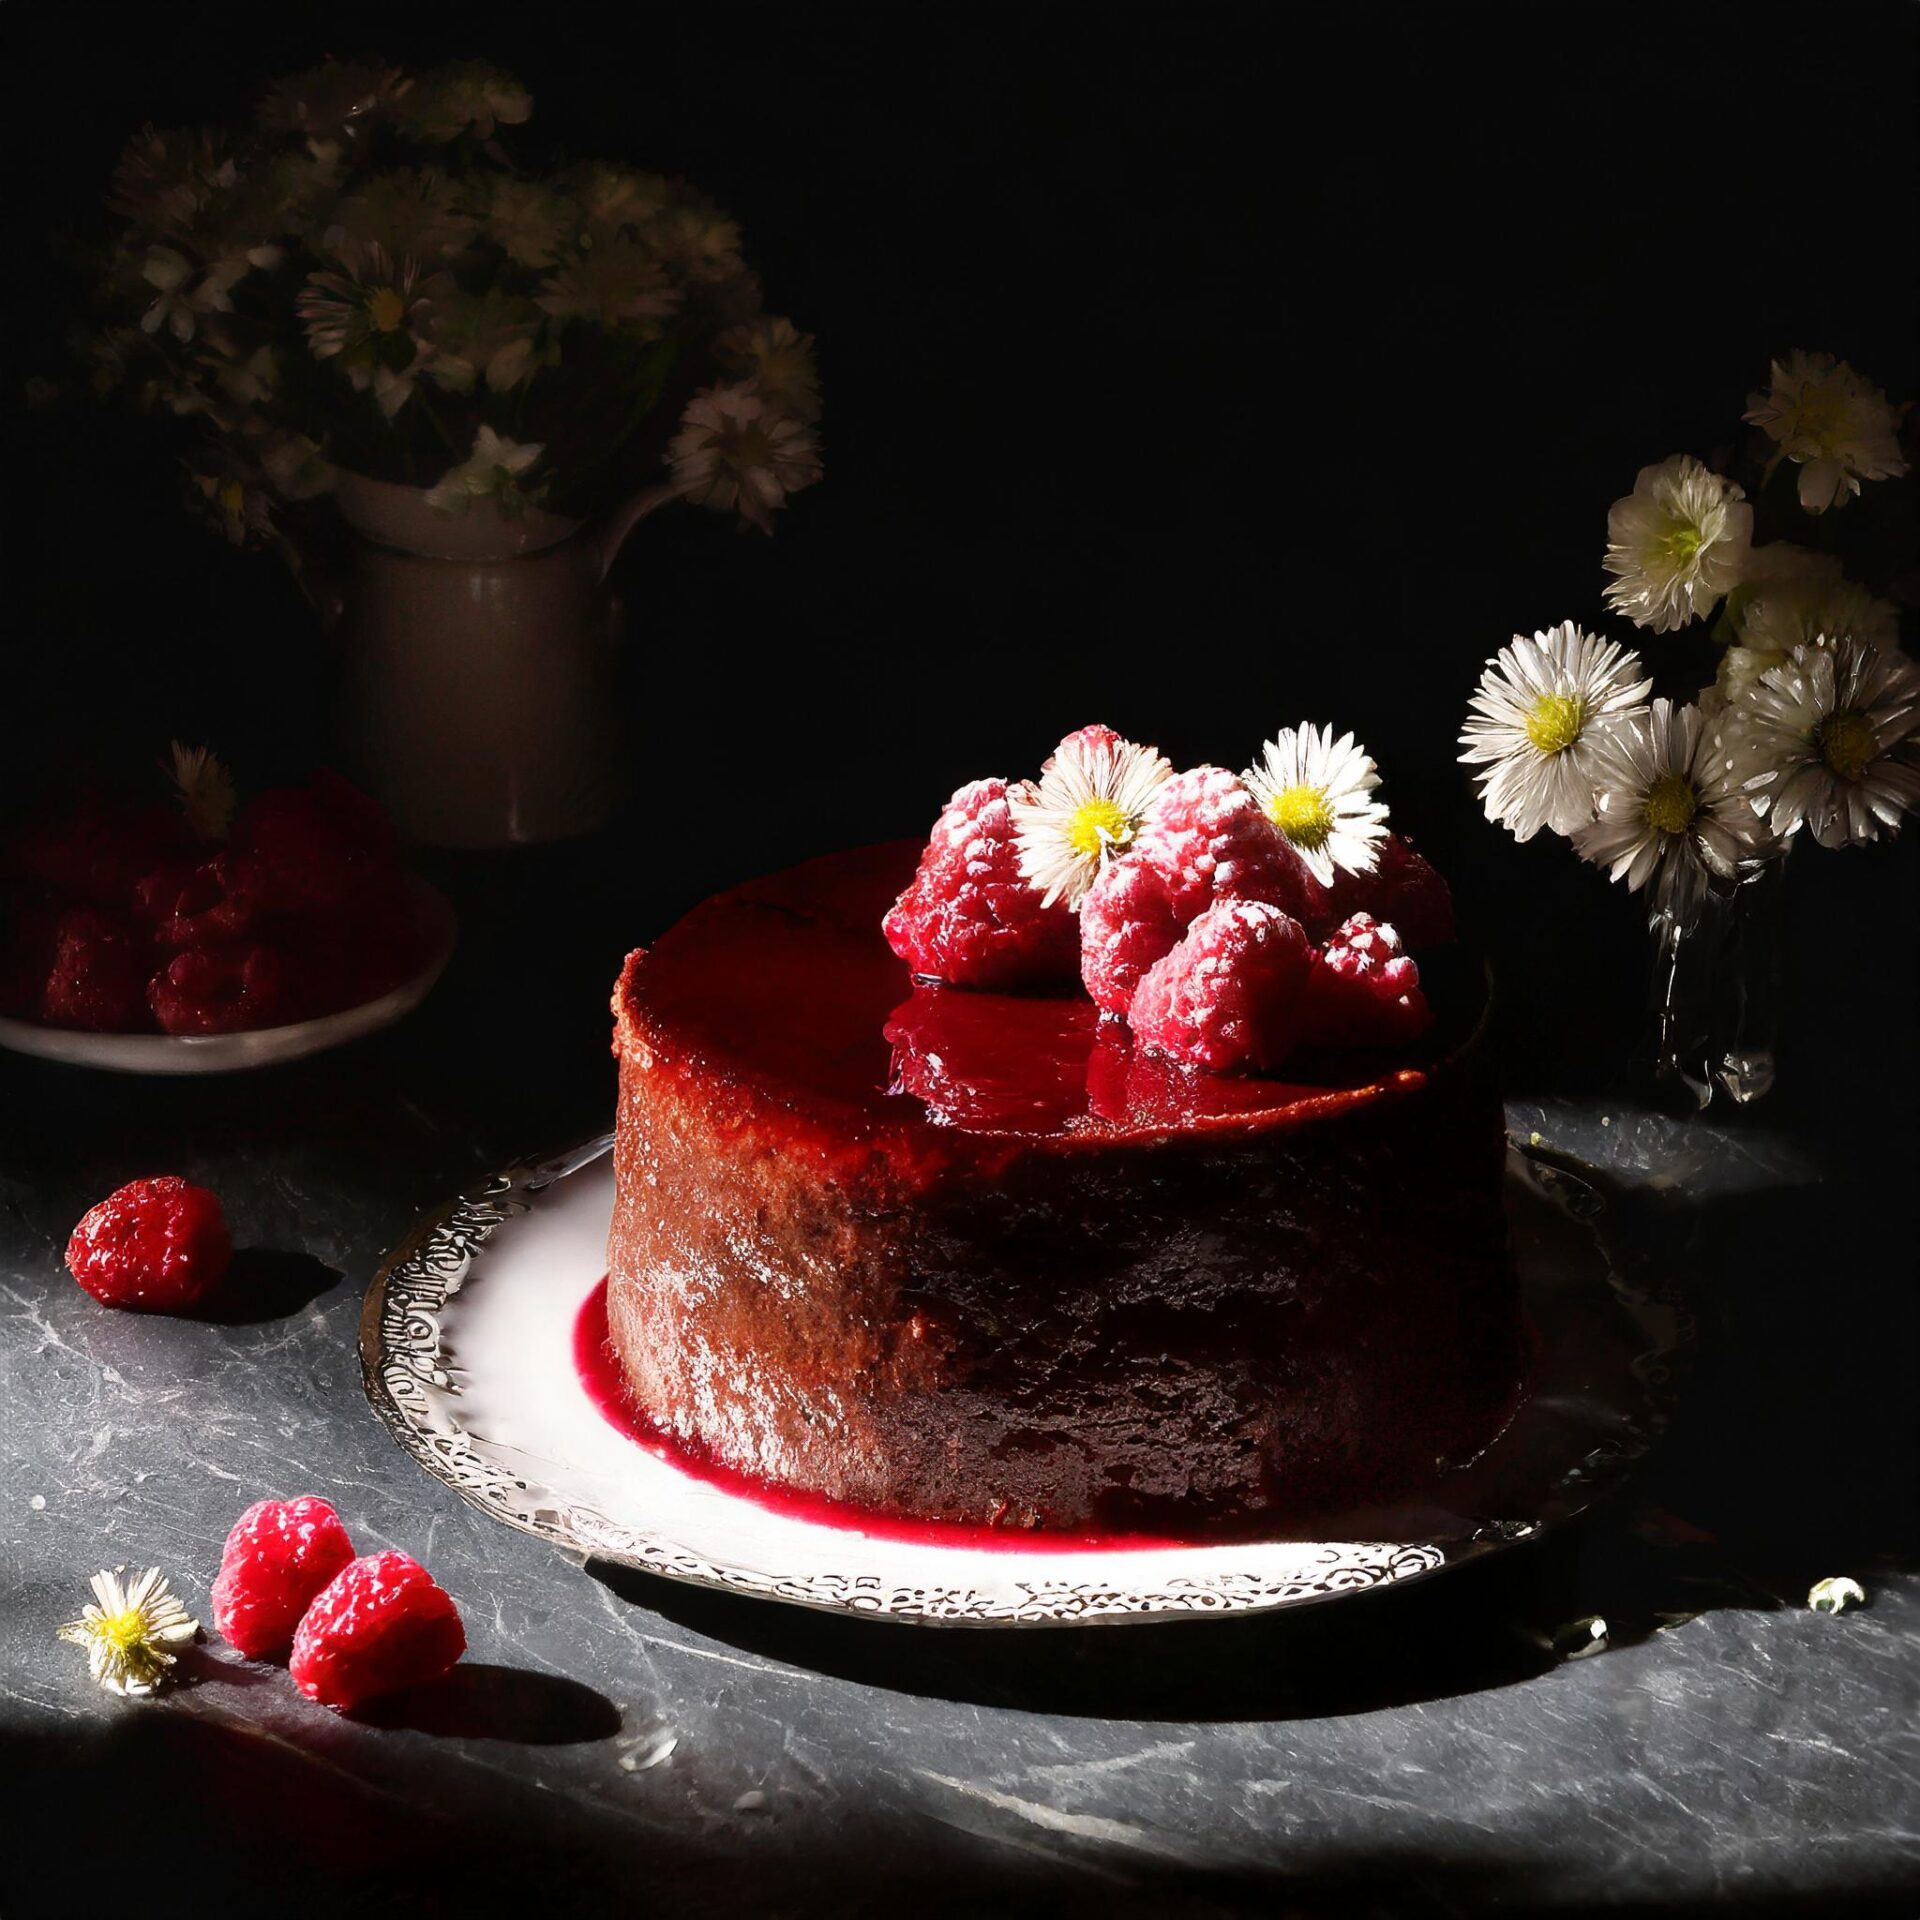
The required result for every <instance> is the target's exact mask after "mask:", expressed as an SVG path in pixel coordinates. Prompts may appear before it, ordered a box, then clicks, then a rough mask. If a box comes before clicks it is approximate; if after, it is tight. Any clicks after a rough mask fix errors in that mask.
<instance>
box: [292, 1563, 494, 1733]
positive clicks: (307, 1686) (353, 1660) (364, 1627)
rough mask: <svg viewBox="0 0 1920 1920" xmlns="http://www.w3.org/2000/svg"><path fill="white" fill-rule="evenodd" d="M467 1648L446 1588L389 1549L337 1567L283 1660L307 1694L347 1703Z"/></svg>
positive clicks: (418, 1678) (426, 1675) (411, 1678)
mask: <svg viewBox="0 0 1920 1920" xmlns="http://www.w3.org/2000/svg"><path fill="white" fill-rule="evenodd" d="M466 1650H467V1635H466V1629H465V1628H464V1627H462V1626H461V1624H460V1610H459V1608H457V1607H456V1606H455V1605H454V1604H453V1599H452V1596H451V1595H449V1594H448V1593H447V1592H446V1591H445V1589H443V1588H442V1587H440V1586H439V1585H437V1584H436V1583H435V1581H434V1578H433V1575H432V1574H430V1573H429V1572H428V1571H427V1570H426V1568H425V1567H423V1566H422V1565H421V1564H420V1563H419V1561H417V1560H414V1559H411V1558H409V1556H408V1555H406V1554H404V1553H398V1552H395V1551H393V1550H391V1549H389V1550H388V1551H387V1552H385V1553H373V1554H368V1555H367V1556H366V1558H364V1559H361V1560H355V1561H353V1562H352V1563H351V1564H350V1565H349V1566H347V1567H344V1568H342V1570H341V1571H340V1572H339V1573H338V1574H336V1575H335V1576H334V1578H333V1580H332V1581H331V1582H330V1583H329V1584H328V1585H327V1586H326V1587H325V1588H324V1589H323V1590H322V1591H321V1593H320V1595H319V1597H318V1598H317V1599H316V1600H315V1601H314V1603H313V1604H312V1606H310V1607H309V1608H308V1609H307V1611H306V1614H305V1616H304V1617H303V1618H302V1620H301V1622H300V1626H299V1629H298V1631H297V1632H296V1633H295V1634H294V1636H293V1658H292V1660H291V1661H290V1662H289V1663H288V1671H289V1672H291V1673H292V1675H293V1680H294V1684H295V1685H296V1686H297V1687H298V1688H299V1689H300V1691H301V1692H302V1693H304V1694H305V1695H306V1696H307V1698H308V1699H310V1700H318V1701H319V1702H320V1703H321V1705H323V1706H328V1707H337V1708H339V1709H341V1710H342V1711H348V1710H351V1709H352V1708H354V1707H357V1706H359V1705H360V1704H361V1703H362V1702H363V1701H367V1700H372V1699H375V1698H377V1697H378V1696H379V1695H381V1694H383V1693H394V1692H397V1691H398V1690H399V1689H400V1688H402V1687H414V1686H420V1685H422V1684H424V1683H425V1682H426V1681H429V1680H437V1679H439V1678H440V1676H441V1675H442V1674H443V1673H446V1672H448V1671H449V1670H450V1669H451V1668H452V1667H453V1665H454V1663H455V1662H456V1661H458V1659H459V1658H460V1656H461V1655H462V1654H463V1653H465V1652H466Z"/></svg>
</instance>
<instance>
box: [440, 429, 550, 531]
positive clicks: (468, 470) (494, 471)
mask: <svg viewBox="0 0 1920 1920" xmlns="http://www.w3.org/2000/svg"><path fill="white" fill-rule="evenodd" d="M544 452H546V448H545V446H544V445H541V444H539V443H537V442H536V443H535V444H533V445H531V446H523V445H521V444H520V443H519V442H518V441H515V440H508V439H505V438H503V437H502V436H501V435H500V434H497V433H495V432H494V430H493V429H492V428H491V427H485V426H483V427H482V428H480V430H479V431H478V432H477V433H476V434H475V435H474V436H473V452H472V454H471V455H470V456H469V457H468V458H467V459H466V461H465V462H464V463H463V464H461V465H460V466H457V467H454V468H452V469H450V470H449V471H448V472H446V473H444V474H443V475H441V477H440V479H439V481H438V483H437V484H436V485H434V486H431V487H429V488H428V489H427V505H428V506H430V507H431V508H432V509H433V510H434V512H435V513H444V514H449V515H458V514H463V513H466V512H468V511H469V510H470V509H471V508H472V506H473V503H474V502H475V501H476V500H492V501H494V502H496V503H497V504H498V506H499V508H500V511H501V512H502V513H505V514H514V513H517V512H519V510H520V509H521V508H522V507H523V506H525V505H526V504H527V503H528V502H529V501H530V500H531V499H532V498H533V497H534V496H533V494H532V492H530V491H528V490H527V489H526V488H524V487H522V486H521V484H520V476H521V475H522V474H523V473H525V472H526V471H527V470H528V469H529V468H530V467H532V466H534V465H535V464H536V463H537V462H538V461H539V458H540V456H541V455H542V454H543V453H544Z"/></svg>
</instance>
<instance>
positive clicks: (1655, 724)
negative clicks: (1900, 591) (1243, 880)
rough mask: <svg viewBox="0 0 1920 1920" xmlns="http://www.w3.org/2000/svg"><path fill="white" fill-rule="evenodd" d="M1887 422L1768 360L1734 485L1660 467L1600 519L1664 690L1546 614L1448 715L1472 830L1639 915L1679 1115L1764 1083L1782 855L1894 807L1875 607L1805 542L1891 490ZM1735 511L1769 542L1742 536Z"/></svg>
mask: <svg viewBox="0 0 1920 1920" xmlns="http://www.w3.org/2000/svg"><path fill="white" fill-rule="evenodd" d="M1906 415H1907V409H1906V408H1905V407H1895V406H1892V405H1890V404H1889V403H1888V401H1887V400H1886V398H1885V396H1884V395H1883V394H1882V393H1881V392H1880V391H1879V390H1878V389H1877V388H1875V387H1874V386H1872V385H1871V384H1870V383H1869V382H1868V381H1866V380H1865V379H1863V378H1862V377H1861V376H1860V375H1859V374H1858V373H1856V372H1855V371H1854V370H1853V368H1852V367H1850V366H1849V365H1848V364H1847V363H1846V362H1845V361H1836V360H1835V359H1833V358H1832V357H1831V356H1829V355H1826V354H1810V353H1793V354H1790V355H1788V356H1787V357H1786V358H1785V359H1784V360H1777V361H1775V362H1774V363H1773V366H1772V369H1771V377H1770V381H1769V384H1768V386H1767V387H1766V389H1765V390H1763V391H1760V392H1756V393H1753V394H1751V395H1749V397H1748V404H1747V410H1746V413H1745V415H1744V418H1745V420H1746V422H1747V423H1748V424H1749V425H1750V426H1751V427H1752V428H1753V429H1755V440H1754V446H1753V449H1752V460H1751V471H1748V472H1747V474H1746V480H1747V482H1748V483H1749V484H1751V486H1752V493H1751V494H1750V493H1749V491H1748V485H1747V484H1743V482H1742V479H1741V478H1739V477H1736V474H1735V473H1734V472H1733V471H1731V469H1732V468H1733V466H1734V465H1735V464H1736V463H1735V462H1733V461H1732V460H1727V459H1723V460H1722V461H1721V462H1719V463H1718V464H1717V465H1714V466H1710V465H1708V464H1707V463H1706V462H1703V461H1701V460H1699V459H1696V458H1695V457H1693V456H1692V455H1690V454H1675V455H1673V456H1672V457H1671V458H1669V459H1666V460H1663V461H1661V462H1659V463H1658V464H1657V465H1654V466H1649V467H1645V468H1643V469H1642V470H1641V472H1640V473H1639V475H1638V477H1637V478H1636V480H1635V482H1634V485H1633V490H1632V492H1630V493H1629V494H1627V495H1626V496H1625V497H1624V498H1622V499H1620V500H1617V501H1616V502H1615V503H1614V505H1613V507H1612V509H1611V511H1610V512H1609V514H1608V516H1607V544H1606V549H1605V554H1604V557H1603V561H1602V565H1603V567H1604V570H1605V572H1606V574H1607V575H1608V576H1609V580H1608V585H1607V587H1606V591H1605V599H1606V604H1607V606H1608V608H1609V610H1610V611H1611V612H1613V613H1614V614H1616V615H1621V616H1624V617H1625V618H1626V619H1628V620H1630V621H1631V622H1632V623H1633V625H1635V626H1636V627H1639V628H1641V629H1642V630H1644V631H1645V632H1647V633H1648V634H1650V635H1653V636H1656V639H1657V640H1662V641H1664V640H1665V639H1666V637H1667V636H1674V635H1680V634H1681V632H1682V630H1683V629H1689V628H1691V629H1694V630H1695V631H1694V633H1693V634H1692V635H1690V636H1687V640H1690V641H1692V642H1693V644H1690V645H1689V644H1686V641H1682V642H1677V643H1673V644H1672V647H1671V653H1670V657H1668V658H1656V659H1654V661H1653V665H1654V667H1655V668H1656V671H1657V673H1658V676H1659V678H1660V679H1661V680H1662V681H1663V682H1671V683H1672V684H1673V686H1674V688H1675V692H1674V694H1673V695H1672V696H1671V697H1666V696H1663V697H1659V698H1655V697H1654V687H1655V675H1654V674H1652V673H1649V672H1648V671H1647V667H1646V665H1645V664H1643V661H1642V658H1641V656H1640V655H1639V654H1638V653H1636V652H1634V651H1632V650H1630V649H1629V648H1627V647H1625V646H1623V645H1621V644H1620V643H1619V642H1617V641H1613V640H1607V639H1603V638H1600V637H1598V636H1596V635H1594V634H1590V633H1587V632H1584V631H1582V630H1581V629H1580V628H1579V626H1577V625H1576V624H1575V623H1574V622H1571V621H1567V622H1563V623H1562V624H1561V625H1559V626H1557V627H1552V628H1548V629H1545V630H1542V631H1539V632H1536V633H1534V634H1533V635H1531V636H1530V637H1527V636H1519V635H1516V636H1515V638H1514V640H1513V642H1512V644H1511V645H1510V646H1508V647H1505V648H1503V649H1502V650H1501V651H1500V652H1499V653H1498V654H1497V655H1495V656H1494V658H1493V659H1491V660H1490V661H1489V662H1488V663H1487V667H1486V670H1485V672H1484V673H1483V674H1482V676H1481V679H1480V683H1479V686H1478V688H1477V689H1476V691H1475V692H1474V694H1473V696H1472V699H1471V701H1470V703H1469V711H1468V717H1467V721H1466V725H1465V728H1464V729H1463V731H1462V733H1461V736H1460V745H1461V748H1462V753H1461V758H1462V760H1463V761H1464V762H1465V763H1466V764H1467V765H1469V766H1470V767H1471V768H1472V769H1473V770H1474V780H1475V783H1476V786H1477V788H1478V790H1479V793H1480V797H1481V799H1482V802H1483V804H1484V805H1485V808H1486V812H1487V817H1488V818H1489V819H1490V820H1492V821H1494V822H1495V823H1496V824H1498V825H1501V826H1504V827H1506V828H1508V829H1509V830H1510V831H1511V832H1512V833H1513V835H1514V836H1515V838H1516V839H1519V840H1523V841H1524V840H1529V839H1531V838H1532V837H1533V836H1534V835H1535V834H1537V833H1538V832H1540V831H1541V829H1542V828H1545V829H1547V830H1549V831H1551V832H1553V833H1557V834H1560V835H1562V836H1564V837H1565V838H1566V839H1567V840H1568V841H1569V842H1570V843H1571V845H1572V847H1573V850H1574V851H1575V852H1576V853H1577V854H1579V855H1580V857H1581V858H1582V859H1585V860H1588V861H1590V862H1592V863H1593V864H1595V865H1596V866H1599V867H1602V868H1604V869H1605V870H1606V871H1607V873H1608V875H1609V876H1610V877H1611V878H1612V879H1614V880H1618V881H1624V882H1625V884H1626V886H1627V887H1628V889H1629V890H1630V891H1632V892H1635V893H1639V894H1641V895H1642V896H1643V898H1644V899H1645V900H1646V902H1647V904H1648V908H1649V924H1650V926H1651V928H1652V931H1653V934H1654V939H1655V965H1654V982H1653V986H1654V1000H1655V1011H1656V1014H1657V1017H1658V1022H1659V1039H1658V1049H1659V1050H1658V1057H1657V1060H1656V1072H1657V1074H1658V1076H1659V1078H1660V1079H1661V1080H1662V1081H1663V1082H1665V1083H1666V1084H1667V1085H1668V1086H1669V1087H1671V1088H1674V1089H1678V1090H1679V1091H1680V1092H1681V1093H1682V1095H1683V1096H1684V1097H1685V1098H1687V1099H1689V1100H1690V1101H1691V1102H1692V1103H1694V1104H1696V1105H1698V1106H1701V1107H1704V1106H1706V1105H1707V1104H1708V1103H1709V1102H1710V1101H1711V1100H1712V1099H1713V1098H1714V1097H1715V1095H1716V1092H1720V1093H1724V1094H1725V1095H1727V1096H1728V1097H1730V1098H1732V1099H1733V1100H1734V1101H1736V1102H1738V1103H1742V1104H1744V1103H1746V1102H1749V1101H1752V1100H1755V1099H1758V1098H1759V1097H1760V1096H1761V1095H1763V1094H1764V1093H1766V1092H1767V1090H1768V1089H1769V1088H1770V1087H1771V1085H1772V1082H1773V1074H1774V1062H1773V1035H1772V1023H1773V1019H1774V992H1775V989H1774V984H1773V969H1774V962H1775V956H1774V955H1773V954H1772V953H1771V952H1769V951H1768V949H1767V942H1766V933H1765V922H1766V919H1767V916H1768V915H1770V914H1777V912H1778V901H1777V896H1778V890H1779V875H1780V874H1781V871H1782V868H1783V866H1784V862H1785V856H1786V855H1787V853H1788V852H1789V851H1790V850H1791V849H1792V847H1793V846H1794V845H1796V844H1797V843H1799V842H1800V841H1802V840H1808V841H1811V842H1813V843H1814V844H1816V845H1818V846H1821V847H1828V848H1840V847H1850V846H1857V845H1861V844H1863V843H1865V842H1868V841H1872V840H1876V839H1878V838H1880V837H1881V835H1882V834H1883V833H1884V834H1888V835H1891V834H1893V833H1894V832H1896V831H1897V830H1898V828H1899V824H1900V821H1901V819H1902V818H1903V817H1904V815H1905V814H1906V813H1907V812H1908V811H1909V810H1910V809H1911V808H1912V807H1913V806H1914V805H1915V803H1916V801H1920V668H1917V667H1916V666H1915V663H1914V662H1913V661H1912V660H1911V659H1910V658H1909V657H1908V656H1907V654H1906V653H1904V652H1903V651H1902V649H1901V646H1900V614H1899V609H1898V608H1897V607H1896V606H1895V605H1894V604H1893V602H1892V601H1890V600H1888V599H1884V598H1882V597H1880V596H1879V595H1877V594H1875V593H1874V592H1872V591H1871V590H1870V589H1869V588H1868V587H1866V586H1864V585H1862V584H1861V583H1860V582H1859V581H1858V580H1856V579H1854V578H1851V577H1850V576H1849V574H1848V572H1847V570H1846V567H1845V566H1844V565H1843V564H1842V562H1841V561H1840V559H1838V558H1837V557H1836V556H1835V555H1834V554H1833V553H1832V552H1831V551H1829V550H1828V548H1829V545H1830V544H1831V542H1830V538H1829V539H1823V535H1825V534H1826V530H1827V529H1829V528H1830V527H1831V526H1832V524H1833V521H1832V516H1833V515H1835V514H1836V513H1837V512H1838V511H1839V510H1840V509H1842V508H1844V507H1845V506H1847V505H1848V503H1849V502H1851V501H1853V500H1855V499H1857V498H1858V497H1860V495H1861V494H1862V491H1863V488H1864V486H1865V485H1866V484H1867V483H1869V482H1880V481H1892V480H1897V479H1899V478H1901V477H1902V476H1904V475H1905V474H1906V473H1907V471H1908V466H1909V462H1908V460H1907V457H1906V454H1905V452H1904V451H1903V448H1902V445H1901V438H1900V430H1901V427H1902V424H1903V422H1904V420H1905V418H1906ZM1789 495H1790V496H1791V498H1790V499H1789V498H1788V496H1789ZM1757 516H1760V517H1764V519H1765V520H1766V521H1767V523H1768V527H1767V530H1768V531H1769V532H1773V531H1774V530H1775V528H1776V527H1777V528H1779V530H1780V531H1781V532H1782V533H1783V534H1784V533H1786V532H1791V533H1792V534H1793V535H1794V536H1795V537H1794V538H1791V539H1789V538H1785V537H1776V538H1770V539H1768V540H1766V541H1764V542H1761V541H1758V540H1756V538H1755V535H1756V530H1757ZM1783 523H1785V524H1783ZM1701 643H1704V644H1701ZM1702 666H1704V667H1705V669H1706V673H1705V675H1704V676H1703V674H1702V673H1701V672H1700V670H1699V669H1700V668H1701V667H1702ZM1703 678H1704V684H1702V680H1703Z"/></svg>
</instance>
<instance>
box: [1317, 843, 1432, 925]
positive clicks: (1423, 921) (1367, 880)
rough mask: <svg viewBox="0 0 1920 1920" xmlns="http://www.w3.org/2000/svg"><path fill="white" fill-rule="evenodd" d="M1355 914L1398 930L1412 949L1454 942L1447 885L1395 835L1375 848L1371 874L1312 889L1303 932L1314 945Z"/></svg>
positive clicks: (1341, 877)
mask: <svg viewBox="0 0 1920 1920" xmlns="http://www.w3.org/2000/svg"><path fill="white" fill-rule="evenodd" d="M1356 913H1370V914H1372V915H1373V917H1374V918H1375V919H1376V920H1384V921H1386V922H1387V923H1388V924H1389V925H1391V926H1394V927H1397V928H1398V929H1399V930H1400V938H1401V939H1402V940H1403V941H1405V942H1406V944H1407V945H1408V946H1410V947H1444V946H1448V945H1450V944H1451V943H1452V941H1453V939H1454V937H1455V936H1454V923H1453V895H1452V894H1451V893H1450V892H1449V891H1448V888H1447V883H1446V882H1445V881H1444V880H1443V879H1441V877H1440V875H1439V874H1438V873H1437V872H1436V871H1435V869H1434V868H1433V866H1432V864H1431V863H1430V862H1428V861H1427V860H1425V859H1423V858H1422V857H1421V855H1419V854H1418V853H1416V852H1415V851H1414V850H1413V843H1412V842H1411V841H1410V840H1405V839H1402V838H1401V836H1400V835H1399V834H1397V833H1390V834H1388V835H1387V837H1386V838H1385V839H1384V840H1382V841H1381V842H1379V860H1378V863H1377V864H1376V865H1375V867H1374V870H1373V871H1372V872H1371V873H1347V872H1345V871H1344V870H1343V871H1339V872H1336V873H1335V874H1334V876H1333V885H1332V886H1330V887H1323V888H1317V889H1316V892H1315V899H1314V905H1313V910H1312V912H1310V913H1309V914H1308V915H1307V916H1306V927H1307V931H1308V932H1309V933H1311V934H1312V935H1313V936H1314V938H1315V939H1316V940H1318V939H1324V938H1325V937H1326V935H1327V933H1328V932H1329V931H1330V930H1331V929H1332V928H1334V927H1337V926H1339V925H1340V924H1341V922H1342V921H1345V920H1349V919H1351V918H1352V917H1353V916H1354V915H1355V914H1356Z"/></svg>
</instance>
